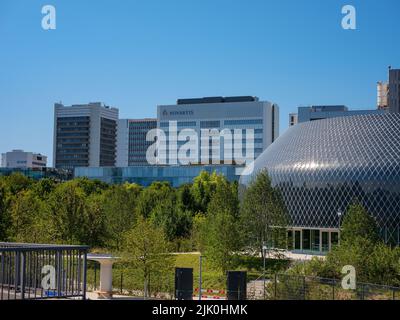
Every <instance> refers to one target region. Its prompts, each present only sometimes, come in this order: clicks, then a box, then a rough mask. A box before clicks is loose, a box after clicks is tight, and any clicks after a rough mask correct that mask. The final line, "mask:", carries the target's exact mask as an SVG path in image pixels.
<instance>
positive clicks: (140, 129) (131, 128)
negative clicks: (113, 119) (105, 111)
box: [117, 118, 157, 167]
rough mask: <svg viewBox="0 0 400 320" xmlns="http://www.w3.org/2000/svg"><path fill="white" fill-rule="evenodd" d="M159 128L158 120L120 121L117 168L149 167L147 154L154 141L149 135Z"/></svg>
mask: <svg viewBox="0 0 400 320" xmlns="http://www.w3.org/2000/svg"><path fill="white" fill-rule="evenodd" d="M156 128H157V119H151V118H147V119H120V120H119V121H118V134H117V136H118V138H117V167H131V166H144V165H148V162H147V159H146V152H147V149H148V148H149V146H150V145H151V144H152V143H154V141H146V136H147V133H148V132H149V131H150V130H152V129H156Z"/></svg>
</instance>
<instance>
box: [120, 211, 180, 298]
mask: <svg viewBox="0 0 400 320" xmlns="http://www.w3.org/2000/svg"><path fill="white" fill-rule="evenodd" d="M168 249H169V248H168V241H167V239H166V237H165V234H164V231H163V230H162V229H161V228H157V227H154V225H153V224H152V223H151V222H150V221H148V220H145V219H144V218H143V217H139V218H138V219H137V222H136V225H135V227H134V228H133V229H131V230H130V231H128V232H127V233H126V235H125V238H124V245H123V252H122V256H123V258H124V261H125V262H127V263H128V264H129V265H130V266H131V268H132V270H136V271H137V272H138V276H139V277H140V279H142V283H144V291H145V295H147V294H148V292H147V290H148V284H149V280H150V277H151V278H152V279H154V278H156V279H157V278H158V279H160V278H162V277H165V275H166V274H168V273H170V272H172V268H173V263H174V261H173V257H172V256H171V255H170V254H169V253H168V251H169V250H168Z"/></svg>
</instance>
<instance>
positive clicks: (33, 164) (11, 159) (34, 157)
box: [1, 150, 47, 168]
mask: <svg viewBox="0 0 400 320" xmlns="http://www.w3.org/2000/svg"><path fill="white" fill-rule="evenodd" d="M1 166H2V167H3V168H44V167H46V166H47V156H44V155H42V154H40V153H34V152H25V151H23V150H12V151H10V152H6V153H3V154H2V156H1Z"/></svg>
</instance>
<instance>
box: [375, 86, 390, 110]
mask: <svg viewBox="0 0 400 320" xmlns="http://www.w3.org/2000/svg"><path fill="white" fill-rule="evenodd" d="M388 95H389V83H388V82H382V81H379V82H378V84H377V97H378V99H377V100H378V101H377V107H378V109H383V110H387V109H388V107H389V101H388V98H389V97H388Z"/></svg>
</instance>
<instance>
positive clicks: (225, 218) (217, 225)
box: [203, 176, 241, 274]
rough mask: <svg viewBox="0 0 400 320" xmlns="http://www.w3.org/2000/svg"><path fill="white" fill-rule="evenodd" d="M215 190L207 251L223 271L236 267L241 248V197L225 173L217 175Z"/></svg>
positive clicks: (209, 221)
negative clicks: (239, 197)
mask: <svg viewBox="0 0 400 320" xmlns="http://www.w3.org/2000/svg"><path fill="white" fill-rule="evenodd" d="M214 181H217V183H216V187H215V194H214V195H213V197H212V198H211V201H210V203H209V205H208V210H207V211H208V212H207V220H206V223H205V225H204V228H203V232H205V235H204V236H203V239H204V240H205V254H206V257H207V259H209V260H210V261H211V263H212V264H213V266H214V267H216V268H217V269H219V270H221V272H222V274H225V272H226V271H227V270H228V269H230V268H234V267H235V266H236V263H237V251H238V250H239V249H240V244H241V241H240V232H239V226H238V198H237V192H236V188H235V187H233V186H232V185H231V184H230V183H229V182H227V181H226V179H225V178H223V177H222V176H216V177H215V178H214Z"/></svg>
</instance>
